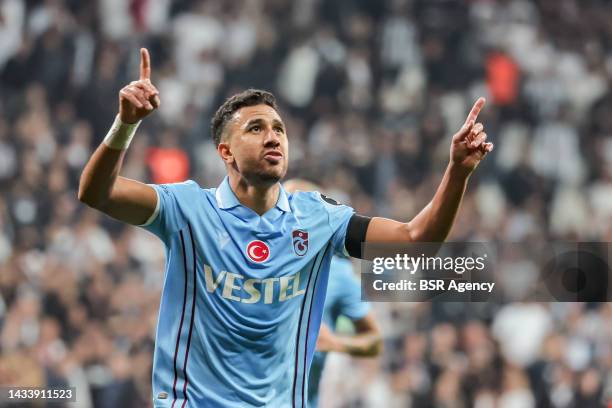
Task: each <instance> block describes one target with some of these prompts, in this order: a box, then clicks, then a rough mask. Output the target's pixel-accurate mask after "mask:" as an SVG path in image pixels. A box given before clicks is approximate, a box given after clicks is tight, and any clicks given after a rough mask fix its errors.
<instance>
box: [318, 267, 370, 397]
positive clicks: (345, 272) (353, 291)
mask: <svg viewBox="0 0 612 408" xmlns="http://www.w3.org/2000/svg"><path fill="white" fill-rule="evenodd" d="M330 270H331V273H330V275H329V284H328V286H327V297H326V299H325V307H324V308H323V323H325V324H326V325H327V326H328V327H329V328H330V329H331V330H332V331H333V330H334V328H335V326H336V321H337V320H338V317H339V316H346V317H348V318H349V319H351V320H353V321H357V320H361V319H363V318H364V317H366V315H367V314H368V312H369V311H370V305H369V304H368V303H366V302H362V301H361V286H360V284H359V281H358V280H357V279H355V276H354V275H353V265H352V263H351V261H350V260H349V259H347V258H344V257H339V256H334V258H333V259H332V262H331V267H330ZM326 354H327V353H321V352H316V353H315V355H314V358H313V361H312V366H311V367H310V378H309V383H308V384H309V386H308V406H309V407H310V408H315V407H316V406H317V403H318V397H319V381H320V380H321V375H322V374H323V367H324V366H325V356H326Z"/></svg>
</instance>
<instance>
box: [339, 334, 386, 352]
mask: <svg viewBox="0 0 612 408" xmlns="http://www.w3.org/2000/svg"><path fill="white" fill-rule="evenodd" d="M336 342H337V351H338V352H340V353H347V354H350V355H352V356H356V357H374V356H377V355H379V354H380V353H381V352H382V338H381V337H380V335H379V334H378V333H360V334H356V335H352V336H336Z"/></svg>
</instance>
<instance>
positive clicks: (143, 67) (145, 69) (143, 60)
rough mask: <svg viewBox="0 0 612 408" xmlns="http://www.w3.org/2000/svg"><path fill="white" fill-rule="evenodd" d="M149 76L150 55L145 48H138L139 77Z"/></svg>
mask: <svg viewBox="0 0 612 408" xmlns="http://www.w3.org/2000/svg"><path fill="white" fill-rule="evenodd" d="M150 78H151V57H149V51H148V50H147V49H146V48H141V49H140V79H141V80H142V79H150Z"/></svg>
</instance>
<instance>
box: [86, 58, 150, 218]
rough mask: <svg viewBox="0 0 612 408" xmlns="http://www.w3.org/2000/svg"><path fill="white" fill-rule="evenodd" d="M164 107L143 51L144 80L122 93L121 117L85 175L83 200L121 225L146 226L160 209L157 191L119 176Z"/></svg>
mask: <svg viewBox="0 0 612 408" xmlns="http://www.w3.org/2000/svg"><path fill="white" fill-rule="evenodd" d="M159 104H160V99H159V92H158V91H157V89H156V88H155V87H154V86H153V84H152V83H151V61H150V57H149V52H148V51H147V50H146V48H141V49H140V78H139V79H138V81H133V82H131V83H130V84H129V85H127V86H126V87H124V88H123V89H121V91H120V92H119V114H118V115H117V117H116V118H115V122H114V123H113V125H112V127H111V129H110V130H109V132H108V134H107V135H106V137H105V138H104V141H103V142H102V144H100V146H99V147H98V148H97V149H96V151H95V152H94V154H93V155H92V156H91V158H90V159H89V161H88V162H87V164H86V165H85V169H84V170H83V173H82V174H81V180H80V183H79V200H80V201H81V202H83V203H85V204H87V205H88V206H90V207H93V208H96V209H98V210H100V211H102V212H104V213H105V214H108V215H110V216H111V217H113V218H116V219H118V220H120V221H124V222H127V223H130V224H134V225H139V224H143V223H145V222H146V221H147V220H148V219H149V217H150V216H151V215H152V214H153V212H154V210H155V206H156V205H157V194H156V193H155V190H154V189H153V188H152V187H150V186H148V185H146V184H144V183H141V182H139V181H135V180H130V179H127V178H125V177H120V176H119V171H120V170H121V164H122V163H123V158H124V156H125V152H126V150H127V148H128V146H129V144H130V141H131V140H132V137H133V136H134V133H135V132H136V128H137V127H138V125H139V123H140V121H141V120H142V119H143V118H144V117H145V116H147V115H148V114H150V113H151V112H153V111H154V110H155V109H156V108H157V107H158V106H159Z"/></svg>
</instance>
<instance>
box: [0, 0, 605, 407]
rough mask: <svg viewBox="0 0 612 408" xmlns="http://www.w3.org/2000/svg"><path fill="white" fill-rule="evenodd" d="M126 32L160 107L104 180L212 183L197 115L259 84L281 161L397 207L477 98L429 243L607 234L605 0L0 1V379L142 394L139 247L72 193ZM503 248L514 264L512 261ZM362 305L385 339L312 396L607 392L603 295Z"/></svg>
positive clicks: (466, 402) (147, 247)
mask: <svg viewBox="0 0 612 408" xmlns="http://www.w3.org/2000/svg"><path fill="white" fill-rule="evenodd" d="M140 46H147V47H148V48H149V50H150V52H151V56H152V63H153V82H154V83H155V84H156V86H157V87H158V88H159V90H160V92H161V99H162V105H161V108H160V109H159V111H158V112H157V113H155V114H154V115H152V116H151V117H149V118H147V119H146V120H145V121H144V123H143V124H142V126H141V128H140V130H139V132H138V135H137V137H136V138H135V140H134V142H133V143H132V146H131V147H130V150H129V153H128V156H127V160H126V162H125V166H124V169H123V175H125V176H128V177H132V178H136V179H139V180H145V181H149V182H156V183H162V182H171V181H179V180H184V179H186V178H193V179H195V180H197V181H198V182H199V183H201V184H202V185H204V186H216V185H217V184H218V183H219V182H220V180H221V178H222V176H223V174H224V169H223V166H222V163H221V161H220V160H219V159H218V157H217V155H216V151H215V148H214V146H213V144H212V142H211V139H210V136H209V128H208V124H209V119H210V117H211V115H212V112H213V110H214V108H215V107H216V106H217V105H218V104H219V103H220V102H221V101H222V100H223V99H224V98H225V97H227V96H228V95H230V94H231V93H232V92H234V91H236V90H239V89H243V88H246V87H250V86H253V87H260V88H265V89H269V90H272V91H273V92H275V93H276V94H277V96H278V97H279V99H280V101H281V103H282V106H283V113H284V118H285V120H286V122H287V123H288V129H289V135H290V159H291V161H290V163H291V164H290V176H297V175H299V176H301V177H306V178H310V179H312V180H315V181H317V182H318V183H320V184H322V185H323V186H324V188H325V189H326V191H328V193H329V195H331V196H332V197H334V198H336V199H338V200H339V201H341V202H342V201H343V202H348V203H351V205H352V206H354V208H355V209H356V210H357V211H358V212H360V213H363V214H370V215H384V216H390V217H394V218H397V219H404V220H408V219H409V218H410V217H411V216H413V215H414V214H415V213H416V211H417V210H418V209H420V208H421V207H422V206H423V205H424V204H425V203H426V200H428V199H429V198H430V197H431V196H432V194H433V189H434V188H435V186H437V184H438V181H439V179H440V177H441V174H442V171H443V168H444V165H445V163H446V161H447V158H448V149H449V141H450V137H451V135H452V134H453V133H454V131H455V130H456V129H457V128H458V126H459V125H460V124H461V123H462V120H463V118H464V115H465V113H466V112H467V110H468V109H469V107H470V106H471V103H472V102H473V101H474V100H475V98H476V97H477V96H479V95H485V96H486V97H487V99H488V104H487V105H486V107H485V109H484V111H483V113H482V115H481V119H482V121H483V122H484V123H485V124H486V128H487V133H488V136H489V138H490V140H492V141H493V142H495V144H496V150H495V151H494V153H493V154H492V155H491V156H490V157H489V158H488V159H487V160H486V161H485V162H484V163H483V164H482V166H481V168H479V169H478V171H477V172H476V174H475V176H474V177H473V179H472V181H471V183H470V186H469V191H468V193H467V196H466V199H465V202H464V204H463V207H462V209H461V212H460V214H459V217H458V223H457V225H456V227H455V228H454V230H453V233H452V236H451V239H452V240H459V241H461V240H473V241H508V242H538V241H542V240H570V241H572V240H573V241H576V240H601V241H608V242H609V241H612V199H611V198H612V138H611V137H610V135H611V134H612V88H611V87H610V85H611V81H610V80H611V79H612V53H611V52H610V50H611V49H612V6H611V5H610V3H609V2H607V1H605V0H600V1H597V0H588V1H586V0H585V1H578V0H541V1H526V0H503V1H502V0H473V1H458V0H386V1H368V0H334V1H331V0H330V1H324V0H299V1H288V0H286V1H283V0H270V1H256V0H244V1H231V2H222V1H190V0H181V1H173V2H170V1H169V0H131V1H123V0H98V1H88V2H82V1H78V0H63V1H62V0H29V1H28V0H3V1H0V384H18V385H23V386H26V385H28V386H36V385H44V384H49V385H58V384H70V385H74V386H76V387H77V399H78V401H79V403H78V406H79V407H119V406H121V407H127V406H130V407H136V406H148V405H150V382H151V379H150V369H151V360H152V350H153V339H154V330H155V326H156V319H157V310H158V302H159V296H160V289H161V284H162V278H163V262H164V251H163V248H162V244H161V243H160V242H158V240H157V239H156V238H155V237H154V236H153V235H150V234H149V233H147V232H145V231H142V230H139V229H138V228H135V227H127V226H124V225H121V224H120V223H118V222H115V221H112V220H110V219H108V218H106V217H104V216H101V215H99V214H98V213H96V212H95V211H93V210H90V209H88V208H86V207H85V206H84V205H81V204H80V203H79V202H78V201H77V199H76V190H77V185H78V178H79V175H80V172H81V170H82V168H83V166H84V164H85V162H86V160H87V159H88V157H89V155H90V154H91V152H92V151H93V149H94V148H95V147H96V146H97V145H98V144H99V143H100V141H101V140H102V138H103V137H104V135H105V134H106V131H107V129H108V127H109V126H110V124H111V123H112V120H113V118H114V116H115V114H116V112H117V93H118V90H119V89H120V88H121V87H122V86H123V85H125V84H126V83H128V82H129V81H131V80H133V79H134V78H135V77H136V75H137V72H138V58H139V54H138V48H139V47H140ZM505 268H507V273H508V274H509V276H518V275H520V274H521V272H524V271H533V270H534V265H531V264H529V262H522V263H521V262H519V261H516V260H515V261H514V262H513V261H512V260H508V262H506V263H505ZM534 273H535V271H534ZM523 275H525V274H523ZM526 278H529V274H527V275H526ZM374 311H375V313H376V315H377V317H378V318H379V321H380V323H381V326H382V331H383V333H384V338H385V352H384V355H383V356H382V357H381V358H379V359H374V360H361V361H357V360H350V359H348V358H345V357H341V356H334V358H333V359H331V360H330V363H329V365H328V368H327V372H326V374H325V376H324V385H323V396H322V398H321V400H322V404H321V405H322V406H323V407H332V406H352V407H370V406H371V407H379V406H388V407H395V406H402V407H407V406H411V407H415V408H420V407H423V408H425V407H444V408H455V407H456V408H467V407H477V408H489V407H494V406H495V407H500V408H514V407H517V408H519V407H520V408H529V407H536V406H537V407H543V408H546V407H558V408H565V407H567V408H569V407H581V408H590V407H600V406H605V402H609V401H610V399H611V398H612V306H611V304H609V303H595V304H580V303H542V304H538V303H508V304H503V305H491V304H427V303H420V304H413V303H379V304H375V305H374ZM348 373H350V374H348ZM495 404H497V405H495Z"/></svg>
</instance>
